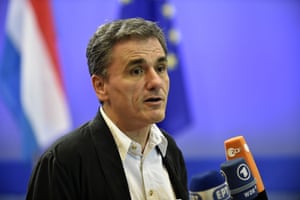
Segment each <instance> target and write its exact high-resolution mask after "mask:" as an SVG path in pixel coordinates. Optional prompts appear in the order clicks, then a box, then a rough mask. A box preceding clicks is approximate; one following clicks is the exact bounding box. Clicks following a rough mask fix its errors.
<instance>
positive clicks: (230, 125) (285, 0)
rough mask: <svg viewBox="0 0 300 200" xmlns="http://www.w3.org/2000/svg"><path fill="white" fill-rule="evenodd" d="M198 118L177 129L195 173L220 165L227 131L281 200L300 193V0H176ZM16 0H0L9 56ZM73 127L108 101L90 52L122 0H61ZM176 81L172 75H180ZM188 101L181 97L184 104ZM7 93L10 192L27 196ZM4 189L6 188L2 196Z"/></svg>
mask: <svg viewBox="0 0 300 200" xmlns="http://www.w3.org/2000/svg"><path fill="white" fill-rule="evenodd" d="M170 2H171V3H173V4H174V6H175V8H176V13H175V25H176V27H177V28H178V30H179V31H180V33H181V44H180V48H181V49H180V51H181V54H182V55H181V56H182V57H183V72H184V74H183V75H184V78H185V85H186V93H187V95H188V101H189V105H190V108H191V112H192V118H193V122H192V124H191V125H189V126H187V127H185V129H184V130H180V131H178V132H176V133H174V135H175V139H176V141H177V143H178V144H179V145H180V147H181V148H182V151H183V153H184V156H185V158H186V162H187V166H188V171H189V178H190V177H191V176H192V175H193V174H195V173H199V172H203V171H205V170H209V169H219V166H220V164H221V163H222V162H223V161H224V160H225V153H224V140H226V139H228V138H230V137H233V136H237V135H243V136H244V137H245V139H246V141H247V142H248V145H249V147H250V150H251V151H252V153H253V155H254V157H255V159H256V161H257V165H258V168H259V170H260V173H261V176H262V178H263V180H264V183H265V186H266V188H267V191H268V192H269V193H270V194H271V195H272V197H273V198H272V199H275V198H278V199H280V198H283V197H284V198H286V197H287V195H291V196H290V197H289V199H300V198H299V196H300V195H299V194H300V192H299V191H300V183H299V182H300V181H299V180H300V172H299V169H300V145H299V142H300V140H299V136H300V121H299V120H300V2H298V1H291V0H274V1H272V0H261V1H258V0H244V1H233V0H228V1H220V0H219V1H216V0H212V1H209V0H185V1H182V0H172V1H170ZM7 3H8V2H7V0H1V1H0V55H1V54H2V51H3V40H4V28H5V17H6V16H5V13H6V8H7ZM52 6H53V11H54V17H55V24H56V29H57V39H58V46H59V49H58V50H59V56H60V61H61V66H62V70H63V75H64V83H65V86H66V92H67V98H68V102H69V107H70V111H71V115H72V123H73V128H75V127H77V126H79V125H80V124H82V123H84V122H86V121H87V120H89V119H91V118H92V117H93V116H94V115H95V113H96V109H97V107H98V101H97V99H96V96H95V94H94V92H93V90H92V86H91V83H90V80H89V75H88V68H87V64H86V59H85V49H86V46H87V42H88V40H89V38H90V37H91V35H92V34H93V32H94V31H95V30H96V28H97V27H98V26H99V25H100V24H102V23H104V22H106V21H108V20H112V19H116V18H118V12H119V8H120V4H119V2H118V1H117V0H111V1H104V0H88V1H87V0H75V1H71V0H53V1H52ZM171 81H172V80H171ZM179 106H180V105H179ZM20 139H21V138H20V136H19V130H18V127H16V126H15V124H14V122H13V120H12V116H11V115H10V113H9V112H8V110H7V108H6V107H5V105H4V104H3V102H2V101H1V95H0V193H1V194H0V198H2V199H5V198H8V197H11V196H14V195H17V196H18V197H19V196H22V195H23V194H24V192H25V190H26V184H27V181H28V177H29V175H30V171H31V167H32V163H28V162H23V161H21V153H20V150H21V147H20V144H21V141H20ZM1 195H2V196H1Z"/></svg>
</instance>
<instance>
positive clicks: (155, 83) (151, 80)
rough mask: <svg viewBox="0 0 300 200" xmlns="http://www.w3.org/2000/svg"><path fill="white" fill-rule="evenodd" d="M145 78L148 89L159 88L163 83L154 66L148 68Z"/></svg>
mask: <svg viewBox="0 0 300 200" xmlns="http://www.w3.org/2000/svg"><path fill="white" fill-rule="evenodd" d="M146 79H147V88H148V89H153V88H159V87H161V85H162V83H163V79H162V76H161V75H160V74H159V73H158V72H157V71H156V70H155V69H154V68H151V69H149V70H148V72H147V75H146Z"/></svg>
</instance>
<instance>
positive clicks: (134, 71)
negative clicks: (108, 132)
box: [98, 38, 169, 131]
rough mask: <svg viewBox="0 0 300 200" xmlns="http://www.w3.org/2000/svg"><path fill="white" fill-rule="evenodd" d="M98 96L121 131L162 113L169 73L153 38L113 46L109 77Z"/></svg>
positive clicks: (161, 116)
mask: <svg viewBox="0 0 300 200" xmlns="http://www.w3.org/2000/svg"><path fill="white" fill-rule="evenodd" d="M102 90H103V92H102V94H101V95H100V96H99V95H98V97H99V99H100V100H102V101H103V102H104V104H103V109H104V110H105V112H106V113H107V115H108V116H109V117H110V118H111V119H112V121H113V122H114V123H115V124H116V125H117V126H118V127H119V128H121V130H122V129H123V131H132V130H135V129H140V128H143V127H145V126H147V125H149V124H152V123H156V122H159V121H161V120H163V119H164V117H165V109H166V104H167V97H168V92H169V76H168V72H167V59H166V55H165V52H164V50H163V48H162V46H161V44H160V43H159V41H158V40H157V39H155V38H150V39H147V40H129V41H122V42H120V43H118V44H116V45H115V46H114V48H113V49H112V63H111V65H110V66H109V67H108V79H107V80H103V89H102Z"/></svg>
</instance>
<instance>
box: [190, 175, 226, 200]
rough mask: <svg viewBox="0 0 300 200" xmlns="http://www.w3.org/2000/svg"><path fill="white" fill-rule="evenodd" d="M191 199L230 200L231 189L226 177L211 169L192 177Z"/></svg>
mask: <svg viewBox="0 0 300 200" xmlns="http://www.w3.org/2000/svg"><path fill="white" fill-rule="evenodd" d="M189 190H190V191H189V199H190V200H229V199H231V197H230V191H229V187H228V184H227V183H226V181H225V177H224V176H223V175H222V174H221V172H219V171H215V170H211V171H207V172H204V173H201V174H197V175H195V176H193V177H192V179H191V183H190V188H189Z"/></svg>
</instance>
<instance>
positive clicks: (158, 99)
mask: <svg viewBox="0 0 300 200" xmlns="http://www.w3.org/2000/svg"><path fill="white" fill-rule="evenodd" d="M161 100H162V98H160V97H153V98H148V99H146V100H145V102H159V101H161Z"/></svg>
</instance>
